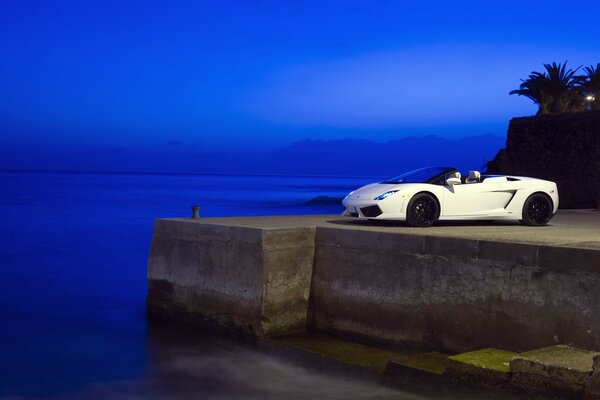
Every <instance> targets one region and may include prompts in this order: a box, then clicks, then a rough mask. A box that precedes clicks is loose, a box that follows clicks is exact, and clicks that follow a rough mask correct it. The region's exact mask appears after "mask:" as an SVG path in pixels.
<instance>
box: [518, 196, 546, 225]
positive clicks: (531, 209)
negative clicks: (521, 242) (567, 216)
mask: <svg viewBox="0 0 600 400" xmlns="http://www.w3.org/2000/svg"><path fill="white" fill-rule="evenodd" d="M553 208H554V205H553V204H552V200H550V198H549V197H548V196H546V195H545V194H542V193H534V194H532V195H531V196H529V197H528V198H527V200H525V204H523V219H522V220H521V223H522V224H523V225H527V226H543V225H546V224H547V223H548V221H550V219H552V217H553V216H554V214H552V210H553Z"/></svg>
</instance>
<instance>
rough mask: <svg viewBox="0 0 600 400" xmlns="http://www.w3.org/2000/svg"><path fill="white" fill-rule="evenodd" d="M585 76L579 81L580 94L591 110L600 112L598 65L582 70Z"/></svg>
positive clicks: (599, 66) (599, 75)
mask: <svg viewBox="0 0 600 400" xmlns="http://www.w3.org/2000/svg"><path fill="white" fill-rule="evenodd" d="M583 71H584V72H585V76H582V77H580V78H582V80H581V85H580V87H581V92H582V95H583V96H584V98H585V99H586V103H587V105H588V106H589V108H590V109H592V110H600V63H598V64H596V67H594V66H593V65H590V66H589V67H585V68H584V69H583Z"/></svg>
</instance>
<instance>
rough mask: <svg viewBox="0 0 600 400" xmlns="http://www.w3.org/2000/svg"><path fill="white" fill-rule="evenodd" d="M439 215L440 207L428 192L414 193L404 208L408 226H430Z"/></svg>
mask: <svg viewBox="0 0 600 400" xmlns="http://www.w3.org/2000/svg"><path fill="white" fill-rule="evenodd" d="M439 216H440V207H439V206H438V202H437V201H436V200H435V198H434V197H433V196H432V195H430V194H428V193H419V194H417V195H415V196H414V197H413V198H412V199H411V200H410V202H409V203H408V207H407V209H406V222H407V223H408V225H410V226H418V227H425V226H431V225H432V224H433V223H434V222H435V221H437V219H438V217H439Z"/></svg>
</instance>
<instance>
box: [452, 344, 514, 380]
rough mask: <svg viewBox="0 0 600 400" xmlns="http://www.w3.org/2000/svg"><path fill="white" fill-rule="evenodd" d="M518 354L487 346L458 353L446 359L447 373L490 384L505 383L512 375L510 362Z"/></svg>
mask: <svg viewBox="0 0 600 400" xmlns="http://www.w3.org/2000/svg"><path fill="white" fill-rule="evenodd" d="M516 355H518V353H515V352H513V351H508V350H502V349H497V348H486V349H481V350H475V351H470V352H467V353H461V354H456V355H454V356H450V357H448V358H447V359H446V371H445V373H446V375H448V376H449V377H451V378H453V379H458V380H469V381H473V382H475V381H476V382H479V383H482V384H485V385H489V386H496V385H501V384H505V383H507V382H508V380H509V377H510V372H509V363H510V361H511V360H512V358H513V357H515V356H516Z"/></svg>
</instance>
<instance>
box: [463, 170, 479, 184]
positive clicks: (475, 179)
mask: <svg viewBox="0 0 600 400" xmlns="http://www.w3.org/2000/svg"><path fill="white" fill-rule="evenodd" d="M479 182H481V174H480V173H479V171H469V176H468V177H467V179H466V180H465V183H479Z"/></svg>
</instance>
